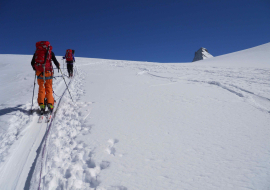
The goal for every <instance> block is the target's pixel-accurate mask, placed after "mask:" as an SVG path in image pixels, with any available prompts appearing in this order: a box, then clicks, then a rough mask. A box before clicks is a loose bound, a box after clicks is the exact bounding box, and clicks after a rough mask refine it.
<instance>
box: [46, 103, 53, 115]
mask: <svg viewBox="0 0 270 190" xmlns="http://www.w3.org/2000/svg"><path fill="white" fill-rule="evenodd" d="M47 107H48V110H49V111H50V113H52V112H53V105H52V104H47Z"/></svg>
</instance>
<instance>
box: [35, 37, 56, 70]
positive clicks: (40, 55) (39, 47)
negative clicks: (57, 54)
mask: <svg viewBox="0 0 270 190" xmlns="http://www.w3.org/2000/svg"><path fill="white" fill-rule="evenodd" d="M51 52H52V46H51V45H50V42H48V41H40V42H37V43H36V52H35V68H36V70H37V71H41V72H43V71H44V69H43V64H45V71H52V64H51V59H52V54H51ZM46 54H47V57H46ZM45 57H46V60H45Z"/></svg>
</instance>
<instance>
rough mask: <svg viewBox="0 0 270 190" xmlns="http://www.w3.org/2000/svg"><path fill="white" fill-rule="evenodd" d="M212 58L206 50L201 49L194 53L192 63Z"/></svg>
mask: <svg viewBox="0 0 270 190" xmlns="http://www.w3.org/2000/svg"><path fill="white" fill-rule="evenodd" d="M212 57H213V56H212V55H211V54H210V53H209V52H208V50H207V49H206V48H203V47H201V48H200V49H199V50H198V51H196V52H195V56H194V58H193V61H192V62H194V61H200V60H204V59H208V58H212Z"/></svg>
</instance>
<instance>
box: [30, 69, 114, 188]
mask: <svg viewBox="0 0 270 190" xmlns="http://www.w3.org/2000/svg"><path fill="white" fill-rule="evenodd" d="M83 78H84V74H83V73H82V71H79V72H77V73H76V75H75V77H74V79H73V81H72V83H71V86H70V92H71V95H72V97H73V99H74V100H75V102H76V104H74V103H73V102H72V100H71V99H70V98H69V94H68V93H66V94H65V96H64V99H63V102H62V104H61V107H60V110H59V111H58V113H57V115H56V118H55V123H54V124H53V128H52V131H51V134H50V136H49V138H48V139H49V142H48V147H49V148H48V150H47V153H46V161H45V163H44V167H45V169H44V172H43V173H42V183H41V189H92V188H93V189H95V188H97V187H98V185H99V184H100V181H99V180H98V174H99V173H100V172H101V171H102V170H104V169H106V168H107V167H109V165H110V163H109V162H107V161H100V162H96V161H95V160H93V159H92V154H93V153H94V151H95V150H94V149H91V148H90V147H88V146H87V145H86V144H85V143H83V142H81V141H77V140H76V137H77V136H78V135H86V134H89V133H90V132H91V126H88V125H85V124H84V120H85V119H86V117H88V115H89V114H90V113H89V112H90V111H91V110H90V108H89V105H91V104H92V103H91V102H80V101H79V99H80V96H81V95H83V94H84V91H83V85H82V80H83ZM112 146H113V145H112ZM112 146H111V147H110V148H109V150H110V154H113V151H115V149H113V147H112ZM40 162H41V158H39V160H38V162H37V167H38V168H37V169H36V170H35V173H34V175H33V178H32V181H31V189H37V188H38V187H37V185H38V183H37V181H38V180H39V171H40Z"/></svg>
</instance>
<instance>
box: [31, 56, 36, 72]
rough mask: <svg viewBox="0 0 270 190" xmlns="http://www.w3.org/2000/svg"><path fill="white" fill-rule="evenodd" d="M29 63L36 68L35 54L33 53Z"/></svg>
mask: <svg viewBox="0 0 270 190" xmlns="http://www.w3.org/2000/svg"><path fill="white" fill-rule="evenodd" d="M31 65H32V67H33V69H34V70H36V69H35V54H34V55H33V58H32V61H31Z"/></svg>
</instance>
